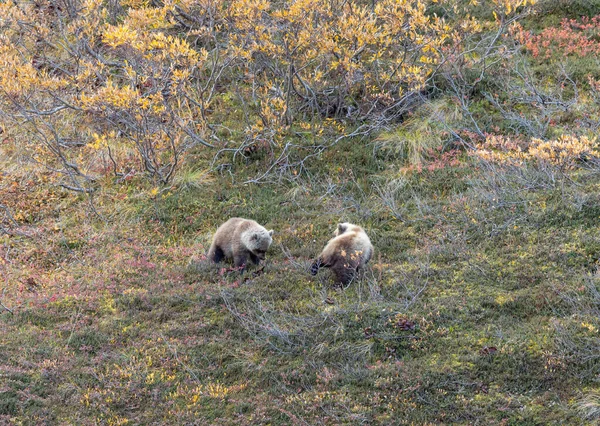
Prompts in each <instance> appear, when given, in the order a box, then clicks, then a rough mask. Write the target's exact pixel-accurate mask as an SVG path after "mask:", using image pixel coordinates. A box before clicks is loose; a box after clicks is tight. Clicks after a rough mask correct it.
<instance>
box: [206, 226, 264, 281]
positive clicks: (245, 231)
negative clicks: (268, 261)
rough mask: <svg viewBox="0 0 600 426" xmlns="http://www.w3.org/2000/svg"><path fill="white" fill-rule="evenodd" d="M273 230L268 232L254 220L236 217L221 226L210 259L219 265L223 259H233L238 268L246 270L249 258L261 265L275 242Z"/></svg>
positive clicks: (211, 249)
mask: <svg viewBox="0 0 600 426" xmlns="http://www.w3.org/2000/svg"><path fill="white" fill-rule="evenodd" d="M272 235H273V230H270V231H267V230H266V229H265V228H264V227H262V226H261V225H259V224H258V223H256V222H255V221H253V220H250V219H242V218H241V217H234V218H231V219H229V220H228V221H227V222H225V223H224V224H222V225H221V226H219V229H217V232H215V235H214V237H213V241H212V244H211V246H210V249H209V250H208V258H209V259H210V260H211V261H212V262H215V263H219V262H220V261H221V260H223V258H227V259H233V263H234V265H235V267H236V268H241V269H242V270H244V269H245V268H246V264H247V262H248V258H250V260H251V261H252V262H253V263H255V264H256V265H258V264H259V262H260V261H261V260H264V259H265V253H266V252H267V250H268V248H269V246H270V245H271V243H272V242H273V239H272V238H271V236H272Z"/></svg>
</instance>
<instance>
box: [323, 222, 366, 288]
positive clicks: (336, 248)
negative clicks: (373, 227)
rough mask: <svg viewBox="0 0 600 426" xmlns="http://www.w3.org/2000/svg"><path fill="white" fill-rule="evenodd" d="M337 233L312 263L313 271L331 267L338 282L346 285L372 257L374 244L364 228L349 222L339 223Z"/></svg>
mask: <svg viewBox="0 0 600 426" xmlns="http://www.w3.org/2000/svg"><path fill="white" fill-rule="evenodd" d="M335 235H336V236H335V237H334V238H332V239H331V240H329V242H328V243H327V245H326V246H325V248H324V249H323V252H322V253H321V255H320V256H319V257H318V258H317V260H315V261H314V263H313V264H312V267H311V273H312V275H316V274H317V272H319V268H322V267H325V268H331V270H332V271H333V273H334V275H335V282H336V284H341V285H344V286H346V285H347V284H349V283H350V282H351V281H352V280H353V279H354V276H355V274H356V272H357V271H358V270H359V269H360V268H363V267H364V266H365V265H366V264H367V262H368V261H369V260H370V259H371V256H372V255H373V245H372V244H371V240H370V239H369V237H368V236H367V233H366V232H365V230H364V229H362V228H361V227H360V226H358V225H353V224H351V223H348V222H345V223H340V224H338V226H337V229H336V230H335Z"/></svg>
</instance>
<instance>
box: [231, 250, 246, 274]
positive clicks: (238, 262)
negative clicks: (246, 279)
mask: <svg viewBox="0 0 600 426" xmlns="http://www.w3.org/2000/svg"><path fill="white" fill-rule="evenodd" d="M247 261H248V259H247V257H246V255H245V254H238V255H236V256H234V257H233V264H234V265H235V267H236V268H240V270H241V272H244V270H245V269H246V263H247Z"/></svg>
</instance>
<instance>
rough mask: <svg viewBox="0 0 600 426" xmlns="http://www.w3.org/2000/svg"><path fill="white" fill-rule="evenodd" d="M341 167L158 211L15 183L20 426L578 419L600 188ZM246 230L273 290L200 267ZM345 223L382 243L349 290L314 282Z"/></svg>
mask: <svg viewBox="0 0 600 426" xmlns="http://www.w3.org/2000/svg"><path fill="white" fill-rule="evenodd" d="M339 151H340V152H336V151H331V152H328V153H326V155H324V156H323V157H322V158H319V159H315V161H314V164H312V165H311V168H312V169H314V170H315V174H314V175H313V177H312V180H311V181H310V182H309V181H306V182H303V181H300V182H297V183H293V184H261V185H240V184H235V183H233V184H232V183H231V181H230V179H229V178H228V177H227V176H215V177H214V179H213V180H212V181H210V182H204V183H203V184H202V186H201V187H199V188H187V189H183V188H181V189H173V190H172V191H170V192H167V193H164V194H162V195H160V196H157V197H156V198H155V199H153V200H151V199H148V198H147V197H141V196H140V197H138V196H136V195H139V194H135V193H134V194H132V195H130V196H126V197H122V198H123V199H122V200H120V201H115V200H114V195H113V194H112V193H111V191H110V190H108V189H107V190H106V191H105V192H104V193H103V194H99V195H97V196H96V197H95V199H94V203H95V205H96V207H95V210H96V212H97V214H96V213H94V214H92V213H90V211H89V206H88V204H89V202H90V200H88V199H87V197H85V196H75V195H73V194H65V193H64V192H60V194H54V195H52V194H51V193H50V192H49V191H50V190H49V189H48V188H46V187H45V186H44V185H43V184H39V183H38V184H37V186H36V188H37V189H36V191H35V192H33V193H31V192H29V191H24V190H23V187H27V185H28V184H32V183H29V182H28V181H27V180H26V177H24V176H23V177H21V178H20V179H19V178H17V179H15V176H13V175H12V174H11V175H9V176H8V177H6V176H5V177H3V182H6V183H10V185H7V186H8V188H10V189H7V191H6V196H7V197H14V200H15V202H17V203H19V202H20V203H22V205H23V209H22V212H23V213H22V214H23V215H24V219H23V220H24V222H25V224H24V225H22V226H20V227H19V228H18V229H19V230H20V232H22V233H23V235H16V236H11V237H4V242H3V259H4V266H5V268H6V269H5V271H6V273H7V274H8V275H7V276H10V277H11V279H10V281H9V282H7V284H8V285H7V287H5V292H4V293H3V298H2V302H3V304H4V305H6V307H9V308H11V309H12V310H13V313H12V314H11V313H9V312H7V311H4V312H3V313H2V316H1V319H2V322H1V323H0V324H1V327H2V334H1V336H2V346H1V349H0V355H1V357H2V366H3V367H2V383H3V385H2V399H1V400H2V403H1V405H0V410H1V413H2V416H3V418H4V419H5V420H7V421H15V422H17V423H24V424H41V423H47V424H65V423H69V424H95V423H98V422H101V423H107V424H119V423H127V421H129V422H131V423H132V424H148V423H155V424H160V423H179V424H182V423H185V422H188V423H193V422H200V424H263V423H264V424H295V423H298V424H318V423H325V424H344V423H345V424H356V423H359V422H367V423H372V424H389V423H390V422H392V423H402V422H407V423H411V422H412V423H424V422H430V423H440V422H443V423H474V422H481V423H487V424H490V423H492V424H496V423H503V422H504V423H505V424H548V423H556V424H559V423H564V422H569V423H578V422H581V421H582V420H581V415H582V412H581V411H578V410H577V406H576V405H574V403H575V402H576V401H577V400H579V398H580V397H581V395H583V394H585V393H586V392H589V391H590V390H593V389H595V386H596V385H595V375H596V373H597V366H598V364H597V355H596V353H595V348H596V347H597V346H595V345H596V344H597V343H598V335H597V333H598V332H597V328H596V327H597V326H598V318H597V313H598V304H597V303H598V296H597V285H598V278H597V275H596V272H595V271H596V267H597V260H598V250H599V249H600V242H599V241H598V233H599V230H600V229H599V227H600V225H599V221H598V218H599V217H600V209H599V208H598V199H597V198H598V196H597V193H598V184H599V183H600V181H599V179H598V176H597V174H595V173H593V174H590V173H589V172H581V173H580V174H579V175H576V176H574V177H573V178H572V179H573V180H571V179H568V180H567V179H564V180H560V181H559V182H554V183H551V182H545V184H546V185H540V186H539V187H538V188H536V189H530V190H526V189H525V188H518V187H516V185H517V183H515V182H519V180H518V179H519V178H521V177H522V176H516V175H511V174H510V173H507V174H504V175H501V176H497V177H498V179H497V180H494V181H491V179H490V178H489V174H488V173H489V171H488V170H485V169H482V168H480V167H477V165H476V164H473V163H472V162H471V160H469V159H464V162H461V164H460V166H457V167H447V168H444V169H439V170H435V171H432V172H421V173H418V172H416V173H412V174H408V175H398V174H397V170H395V169H396V164H395V163H394V162H393V161H390V160H389V159H385V158H384V157H383V156H381V155H380V153H378V152H376V153H375V155H373V149H372V146H370V144H367V143H364V142H362V141H348V142H346V143H343V144H341V145H340V146H339ZM341 152H344V155H341ZM530 172H531V173H532V176H531V179H532V180H535V181H537V182H540V181H541V179H543V176H541V175H535V176H533V175H534V174H535V173H536V172H535V171H534V170H531V171H530ZM537 173H539V172H537ZM511 184H512V186H510V187H509V186H508V185H511ZM396 188H399V190H396V191H395V190H394V189H396ZM27 194H31V195H30V196H27ZM41 194H47V197H49V198H50V197H56V198H58V200H57V201H54V203H52V204H51V207H48V206H47V204H44V199H43V198H42V197H41ZM382 194H385V199H386V200H388V201H389V200H394V201H395V203H396V205H397V206H398V207H397V210H393V211H392V210H391V209H390V208H389V207H388V206H386V204H385V203H384V202H383V199H382ZM105 197H109V198H110V199H111V200H112V202H111V204H110V205H109V206H105V203H104V198H105ZM117 198H119V197H117ZM38 201H39V202H38ZM38 204H40V205H41V206H42V207H41V208H38V207H37V205H38ZM388 205H389V203H388ZM44 206H45V207H44ZM235 215H242V216H246V217H253V218H255V219H257V220H258V221H260V222H261V223H265V224H266V225H268V226H269V227H273V228H274V229H275V230H276V232H277V234H276V238H275V243H274V245H273V247H272V249H271V250H270V253H269V257H268V261H267V264H266V267H265V269H264V270H263V271H262V273H260V274H259V273H258V272H256V270H255V271H254V272H252V271H251V272H249V273H247V274H245V275H243V276H240V275H239V274H238V273H237V272H228V271H227V270H226V269H217V268H215V267H212V266H210V265H208V264H206V262H205V261H204V260H203V253H205V251H206V249H207V247H208V244H209V239H210V236H211V233H212V232H213V231H214V229H216V227H217V226H218V224H219V223H220V222H221V221H222V220H223V218H226V217H229V216H235ZM342 220H349V221H353V222H356V223H361V224H362V225H363V226H365V228H366V229H367V231H368V232H369V234H370V235H371V237H372V240H373V243H374V245H375V247H376V254H375V257H374V259H373V261H372V262H371V265H370V268H369V269H368V271H367V272H366V273H365V275H364V277H362V278H361V279H360V280H358V281H356V282H354V283H352V285H351V286H350V287H349V288H347V289H344V290H340V289H333V288H331V286H330V281H329V278H330V277H328V276H327V274H326V273H325V272H322V273H321V274H320V275H319V276H317V277H316V278H314V277H311V276H310V275H309V274H308V266H309V262H310V260H311V259H312V258H313V257H314V256H315V255H316V254H318V252H319V249H320V248H321V247H322V246H323V244H324V243H325V242H326V240H327V239H328V238H329V237H330V235H331V234H332V231H333V229H334V227H335V224H336V223H337V222H338V221H342ZM199 419H202V420H201V421H200V420H199Z"/></svg>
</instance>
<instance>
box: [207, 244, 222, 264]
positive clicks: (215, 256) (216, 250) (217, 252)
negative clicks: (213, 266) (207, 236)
mask: <svg viewBox="0 0 600 426" xmlns="http://www.w3.org/2000/svg"><path fill="white" fill-rule="evenodd" d="M224 257H225V253H224V252H223V250H221V247H219V246H217V245H216V244H213V245H212V246H211V247H210V250H209V251H208V259H209V260H211V261H212V262H215V263H219V262H220V261H221V260H223V258H224Z"/></svg>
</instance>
